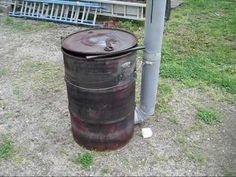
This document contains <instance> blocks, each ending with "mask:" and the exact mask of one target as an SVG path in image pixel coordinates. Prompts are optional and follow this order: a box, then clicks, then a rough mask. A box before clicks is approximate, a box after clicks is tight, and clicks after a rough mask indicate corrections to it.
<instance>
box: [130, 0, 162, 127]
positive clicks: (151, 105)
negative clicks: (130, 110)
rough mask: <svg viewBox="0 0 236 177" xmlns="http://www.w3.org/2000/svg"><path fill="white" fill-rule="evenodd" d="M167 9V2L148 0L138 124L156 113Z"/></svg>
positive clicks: (137, 114) (136, 112)
mask: <svg viewBox="0 0 236 177" xmlns="http://www.w3.org/2000/svg"><path fill="white" fill-rule="evenodd" d="M165 9H166V0H147V9H146V22H145V51H144V59H143V66H142V84H141V100H140V105H139V106H137V107H136V110H135V123H136V124H137V123H141V122H143V121H145V120H146V119H147V118H148V117H149V116H151V115H153V114H154V113H155V105H156V96H157V88H158V82H159V71H160V63H161V50H162V39H163V32H164V23H165Z"/></svg>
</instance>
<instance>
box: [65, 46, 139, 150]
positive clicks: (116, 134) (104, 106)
mask: <svg viewBox="0 0 236 177" xmlns="http://www.w3.org/2000/svg"><path fill="white" fill-rule="evenodd" d="M62 51H63V56H64V65H65V80H66V84H67V93H68V101H69V111H70V115H71V124H72V133H73V136H74V139H75V140H76V142H77V143H78V144H80V145H82V146H84V147H85V148H87V149H91V150H99V151H104V150H115V149H118V148H120V147H122V146H124V145H126V144H127V143H128V142H129V140H130V139H131V138H132V136H133V130H134V109H135V69H136V52H130V53H125V54H123V55H119V56H114V57H110V58H99V59H97V60H86V59H85V58H84V54H83V55H82V56H80V55H78V54H75V53H70V52H68V50H64V49H62Z"/></svg>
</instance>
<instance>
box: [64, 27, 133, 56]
mask: <svg viewBox="0 0 236 177" xmlns="http://www.w3.org/2000/svg"><path fill="white" fill-rule="evenodd" d="M95 30H113V31H120V32H125V33H127V34H130V35H131V36H133V37H134V43H135V45H133V46H130V47H127V48H126V49H125V50H127V49H131V48H133V47H135V46H137V45H138V38H137V36H136V35H135V34H133V33H131V32H129V31H127V30H124V29H119V28H94V29H85V30H80V31H76V32H74V33H71V34H69V35H67V36H66V37H64V38H63V37H62V39H61V48H62V49H64V50H65V51H67V52H71V53H74V54H76V55H85V56H91V55H104V53H84V52H76V51H70V50H68V49H66V48H65V47H63V44H64V41H65V40H66V39H68V38H69V37H71V36H72V35H75V34H77V33H82V32H86V31H95ZM120 51H123V50H120ZM111 54H112V52H111Z"/></svg>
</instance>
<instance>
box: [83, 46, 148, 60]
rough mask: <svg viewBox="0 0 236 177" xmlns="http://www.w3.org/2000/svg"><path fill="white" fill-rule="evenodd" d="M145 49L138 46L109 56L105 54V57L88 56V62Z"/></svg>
mask: <svg viewBox="0 0 236 177" xmlns="http://www.w3.org/2000/svg"><path fill="white" fill-rule="evenodd" d="M143 49H145V47H144V46H137V47H133V48H130V49H127V50H122V51H118V52H112V53H108V54H104V55H93V56H86V59H87V60H93V59H99V58H105V57H112V56H115V55H122V54H125V53H128V52H132V51H136V50H143Z"/></svg>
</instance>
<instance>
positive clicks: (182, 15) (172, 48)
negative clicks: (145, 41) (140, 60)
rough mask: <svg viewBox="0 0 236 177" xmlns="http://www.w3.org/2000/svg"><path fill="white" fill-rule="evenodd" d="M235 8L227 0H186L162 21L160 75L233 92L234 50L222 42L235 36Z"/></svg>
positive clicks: (235, 86)
mask: <svg viewBox="0 0 236 177" xmlns="http://www.w3.org/2000/svg"><path fill="white" fill-rule="evenodd" d="M235 10H236V6H235V4H233V2H231V1H220V0H217V1H215V0H208V1H205V0H201V1H194V0H186V1H185V3H184V4H183V6H182V8H179V9H177V10H175V11H174V12H173V14H172V20H170V21H169V22H168V24H167V25H166V36H165V41H164V49H163V60H162V66H161V76H162V77H166V78H173V79H176V80H179V81H182V82H183V83H187V84H188V85H190V86H191V85H193V86H195V82H199V81H203V82H206V83H209V84H214V85H217V86H219V87H221V88H225V89H226V90H227V91H228V92H230V93H236V73H235V71H236V67H235V64H236V60H235V57H234V56H235V55H236V51H235V50H234V49H233V47H232V46H230V45H227V44H226V42H225V41H226V40H234V39H235V35H236V33H235V29H236V26H235V23H234V21H235V13H233V11H235ZM216 12H217V13H216Z"/></svg>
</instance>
